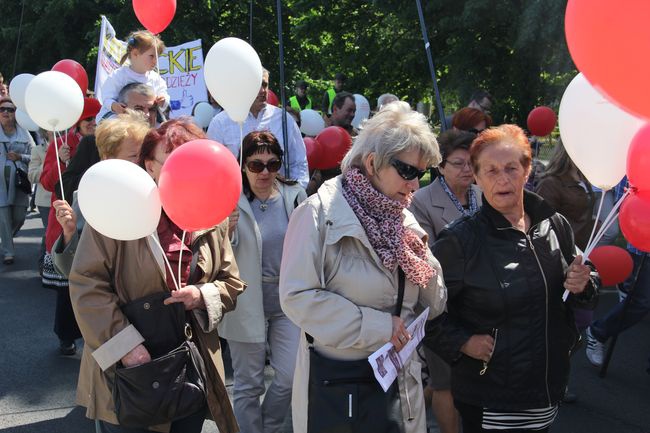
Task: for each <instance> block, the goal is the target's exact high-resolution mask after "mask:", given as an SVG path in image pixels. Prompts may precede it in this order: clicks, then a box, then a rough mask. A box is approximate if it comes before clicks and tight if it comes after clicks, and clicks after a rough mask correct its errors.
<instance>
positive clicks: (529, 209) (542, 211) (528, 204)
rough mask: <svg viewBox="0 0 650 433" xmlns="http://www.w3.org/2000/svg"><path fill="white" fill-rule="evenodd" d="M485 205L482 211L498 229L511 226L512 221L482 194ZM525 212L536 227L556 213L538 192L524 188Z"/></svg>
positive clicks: (531, 224) (531, 223)
mask: <svg viewBox="0 0 650 433" xmlns="http://www.w3.org/2000/svg"><path fill="white" fill-rule="evenodd" d="M482 201H483V206H482V207H481V213H482V214H483V215H485V216H486V217H487V218H488V219H489V220H490V221H491V222H492V225H494V227H495V228H497V229H503V228H511V227H512V224H511V223H510V221H508V220H507V219H506V217H504V216H503V214H502V213H501V212H499V211H498V210H496V209H494V208H493V207H492V205H490V203H489V202H488V201H487V200H486V199H485V195H483V196H482ZM524 212H526V214H527V215H528V217H529V218H530V226H531V227H534V226H536V225H537V224H539V223H540V222H542V221H544V220H545V219H548V218H550V217H551V216H553V215H554V214H555V211H554V210H553V209H552V208H551V207H550V206H549V205H548V204H547V203H546V202H545V201H544V199H543V198H542V197H540V196H538V195H537V194H535V193H533V192H530V191H528V190H524Z"/></svg>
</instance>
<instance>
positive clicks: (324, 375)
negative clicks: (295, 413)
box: [306, 268, 404, 433]
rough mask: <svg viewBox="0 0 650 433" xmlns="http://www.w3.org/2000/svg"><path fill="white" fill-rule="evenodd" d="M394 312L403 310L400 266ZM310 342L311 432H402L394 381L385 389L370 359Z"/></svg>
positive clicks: (312, 340) (309, 421)
mask: <svg viewBox="0 0 650 433" xmlns="http://www.w3.org/2000/svg"><path fill="white" fill-rule="evenodd" d="M398 276H399V283H398V286H399V287H398V294H397V304H396V306H395V313H394V315H395V316H398V317H399V316H400V314H401V312H402V302H403V300H404V271H402V268H398ZM306 337H307V341H308V342H309V404H308V421H307V432H308V433H359V432H373V433H399V432H400V425H401V424H402V412H401V409H400V400H399V390H398V387H397V381H395V382H394V383H393V384H392V385H391V387H390V388H389V389H388V391H387V392H384V390H383V389H382V387H381V385H379V382H377V380H376V379H375V375H374V372H373V370H372V367H371V365H370V363H369V362H368V360H367V359H360V360H357V361H338V360H334V359H329V358H326V357H324V356H322V355H319V354H318V353H316V351H315V350H314V344H313V342H314V339H313V337H312V336H311V335H309V334H307V335H306Z"/></svg>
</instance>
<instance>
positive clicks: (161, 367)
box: [113, 251, 206, 428]
mask: <svg viewBox="0 0 650 433" xmlns="http://www.w3.org/2000/svg"><path fill="white" fill-rule="evenodd" d="M197 255H198V251H195V252H194V255H193V259H192V265H191V268H190V276H192V275H193V274H194V268H195V266H196V256H197ZM169 296H170V294H169V293H168V292H158V293H154V294H151V295H148V296H145V297H142V298H139V299H136V300H134V301H132V302H129V303H128V304H126V305H124V306H123V307H122V312H123V313H124V315H125V316H126V317H127V318H128V319H129V322H130V323H131V324H132V325H133V326H135V328H136V329H137V330H138V332H140V334H141V335H142V336H143V337H144V339H145V341H144V343H143V344H144V346H145V348H146V349H147V351H149V353H150V354H151V358H152V361H151V362H148V363H146V364H141V365H137V366H135V367H122V366H121V365H118V366H117V367H116V369H115V382H114V384H113V402H114V404H115V413H116V415H117V419H118V421H119V423H120V425H122V426H125V427H136V428H144V427H148V426H152V425H159V424H165V423H169V422H172V421H175V420H178V419H181V418H185V417H187V416H189V415H192V414H194V413H196V412H198V411H199V410H201V408H203V407H204V406H205V405H206V379H205V377H206V375H205V371H206V370H205V364H204V363H203V359H202V358H201V356H200V354H199V351H198V349H197V347H196V345H195V344H194V342H192V328H191V326H190V324H189V320H188V317H187V314H191V313H189V312H186V311H185V306H184V305H183V304H182V303H173V304H170V305H165V304H164V303H163V302H164V300H165V299H166V298H168V297H169Z"/></svg>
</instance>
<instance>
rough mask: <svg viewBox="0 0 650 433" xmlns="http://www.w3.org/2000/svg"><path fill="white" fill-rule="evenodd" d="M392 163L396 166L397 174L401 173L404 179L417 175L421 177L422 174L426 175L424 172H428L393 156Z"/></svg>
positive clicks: (410, 178) (411, 178)
mask: <svg viewBox="0 0 650 433" xmlns="http://www.w3.org/2000/svg"><path fill="white" fill-rule="evenodd" d="M390 165H392V166H393V167H394V168H395V170H396V171H397V174H399V175H400V176H401V177H402V179H404V180H413V179H415V178H416V177H417V178H418V179H421V178H422V176H424V174H425V173H426V172H427V171H426V170H420V169H419V168H417V167H414V166H412V165H411V164H407V163H405V162H402V161H400V160H399V159H396V158H391V160H390Z"/></svg>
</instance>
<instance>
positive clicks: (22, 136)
mask: <svg viewBox="0 0 650 433" xmlns="http://www.w3.org/2000/svg"><path fill="white" fill-rule="evenodd" d="M32 146H34V139H33V138H32V136H31V135H30V134H29V132H27V131H26V130H25V129H23V128H22V127H20V126H19V125H16V133H15V134H14V135H13V136H12V137H11V138H9V137H7V135H6V134H5V132H4V129H3V128H2V127H0V167H2V171H1V172H0V206H11V205H15V206H28V205H29V196H28V195H27V194H25V193H24V192H22V191H20V190H18V189H16V167H18V168H20V169H22V170H23V171H25V173H27V172H28V165H29V160H30V159H31V154H32ZM8 152H16V153H18V154H20V160H19V161H16V164H15V165H14V162H13V161H11V160H10V159H9V158H7V153H8ZM7 180H8V181H9V183H8V184H7Z"/></svg>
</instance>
